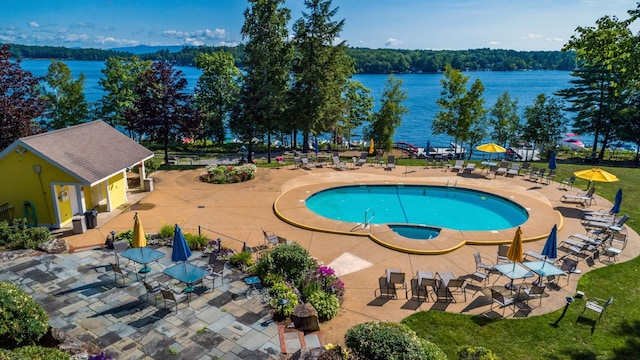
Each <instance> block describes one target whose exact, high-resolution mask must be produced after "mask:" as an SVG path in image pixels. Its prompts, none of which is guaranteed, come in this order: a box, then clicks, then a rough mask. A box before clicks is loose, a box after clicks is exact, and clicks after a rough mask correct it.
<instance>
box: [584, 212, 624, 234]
mask: <svg viewBox="0 0 640 360" xmlns="http://www.w3.org/2000/svg"><path fill="white" fill-rule="evenodd" d="M627 220H629V215H628V214H624V215H622V216H621V217H619V218H615V221H587V222H586V223H583V224H582V226H584V227H585V228H587V229H596V230H600V231H604V230H610V231H621V230H622V229H623V227H624V223H625V222H627Z"/></svg>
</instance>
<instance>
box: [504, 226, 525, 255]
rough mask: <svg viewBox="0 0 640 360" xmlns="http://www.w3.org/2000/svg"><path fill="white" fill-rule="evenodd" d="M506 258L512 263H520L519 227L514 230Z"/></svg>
mask: <svg viewBox="0 0 640 360" xmlns="http://www.w3.org/2000/svg"><path fill="white" fill-rule="evenodd" d="M507 258H508V259H509V260H511V261H513V262H514V263H517V262H521V261H522V230H521V229H520V227H519V226H518V230H516V235H515V236H514V237H513V241H511V246H509V251H508V252H507Z"/></svg>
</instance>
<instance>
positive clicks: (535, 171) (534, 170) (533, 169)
mask: <svg viewBox="0 0 640 360" xmlns="http://www.w3.org/2000/svg"><path fill="white" fill-rule="evenodd" d="M539 171H540V168H539V167H537V166H532V167H531V168H530V169H529V170H528V171H527V175H528V176H529V177H528V178H527V180H531V177H532V176H533V175H534V174H535V175H537V174H538V172H539Z"/></svg>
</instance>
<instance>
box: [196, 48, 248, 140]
mask: <svg viewBox="0 0 640 360" xmlns="http://www.w3.org/2000/svg"><path fill="white" fill-rule="evenodd" d="M195 62H196V67H197V68H198V69H201V70H202V75H201V76H200V78H199V79H198V84H197V85H196V88H195V102H196V104H197V106H198V109H199V110H200V112H201V113H202V115H203V130H202V133H201V134H199V135H198V136H201V137H202V139H205V146H206V139H209V138H211V139H212V140H214V141H217V142H219V143H222V142H223V141H224V137H225V129H226V126H227V124H228V121H229V116H230V114H231V111H232V109H233V106H234V105H235V104H236V102H237V101H238V96H239V93H240V85H239V83H238V79H239V78H240V76H241V73H240V69H238V68H237V67H236V66H235V63H234V60H233V55H231V53H228V52H225V51H219V52H215V53H212V54H200V55H198V57H196V60H195Z"/></svg>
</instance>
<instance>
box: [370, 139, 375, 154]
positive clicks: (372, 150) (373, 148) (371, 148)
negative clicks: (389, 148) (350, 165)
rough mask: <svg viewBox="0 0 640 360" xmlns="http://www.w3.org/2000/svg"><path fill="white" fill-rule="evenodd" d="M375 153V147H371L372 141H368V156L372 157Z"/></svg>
mask: <svg viewBox="0 0 640 360" xmlns="http://www.w3.org/2000/svg"><path fill="white" fill-rule="evenodd" d="M374 152H375V147H374V146H373V139H371V140H369V155H373V154H374Z"/></svg>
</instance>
